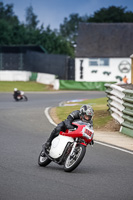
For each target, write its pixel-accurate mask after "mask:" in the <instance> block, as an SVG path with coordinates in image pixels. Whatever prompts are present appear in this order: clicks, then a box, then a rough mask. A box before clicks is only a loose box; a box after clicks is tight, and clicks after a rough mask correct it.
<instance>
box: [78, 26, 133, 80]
mask: <svg viewBox="0 0 133 200" xmlns="http://www.w3.org/2000/svg"><path fill="white" fill-rule="evenodd" d="M132 41H133V23H80V24H79V30H78V36H77V40H76V43H77V46H76V55H75V80H76V81H87V82H121V81H122V78H123V77H124V76H125V75H126V76H127V78H128V83H130V82H131V58H130V55H131V54H132V53H133V45H132Z"/></svg>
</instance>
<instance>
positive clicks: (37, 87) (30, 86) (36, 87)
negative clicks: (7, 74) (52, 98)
mask: <svg viewBox="0 0 133 200" xmlns="http://www.w3.org/2000/svg"><path fill="white" fill-rule="evenodd" d="M14 88H18V89H19V90H22V91H49V90H50V88H49V87H48V86H47V85H44V84H41V83H37V82H34V81H28V82H24V81H0V92H12V91H13V89H14Z"/></svg>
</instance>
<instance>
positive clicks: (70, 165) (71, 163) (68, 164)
mask: <svg viewBox="0 0 133 200" xmlns="http://www.w3.org/2000/svg"><path fill="white" fill-rule="evenodd" d="M85 153H86V147H85V146H84V145H82V144H79V145H78V146H77V147H76V148H75V150H74V152H73V155H69V156H68V157H67V159H66V161H65V163H64V171H65V172H71V171H73V170H74V169H75V168H76V167H78V165H79V164H80V163H81V161H82V160H83V158H84V156H85Z"/></svg>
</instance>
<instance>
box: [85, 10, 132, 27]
mask: <svg viewBox="0 0 133 200" xmlns="http://www.w3.org/2000/svg"><path fill="white" fill-rule="evenodd" d="M87 22H103V23H104V22H109V23H110V22H133V12H131V11H126V7H122V6H120V7H115V6H110V7H109V8H101V9H100V10H99V11H96V12H94V15H93V16H90V17H89V18H88V20H87Z"/></svg>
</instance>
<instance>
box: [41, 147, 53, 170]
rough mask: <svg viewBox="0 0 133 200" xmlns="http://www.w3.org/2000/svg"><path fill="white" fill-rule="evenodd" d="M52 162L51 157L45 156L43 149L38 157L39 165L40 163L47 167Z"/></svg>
mask: <svg viewBox="0 0 133 200" xmlns="http://www.w3.org/2000/svg"><path fill="white" fill-rule="evenodd" d="M50 162H51V160H50V159H49V158H47V156H45V154H44V153H43V150H42V151H41V153H40V154H39V157H38V165H40V166H41V167H45V166H47V165H48V164H49V163H50Z"/></svg>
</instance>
